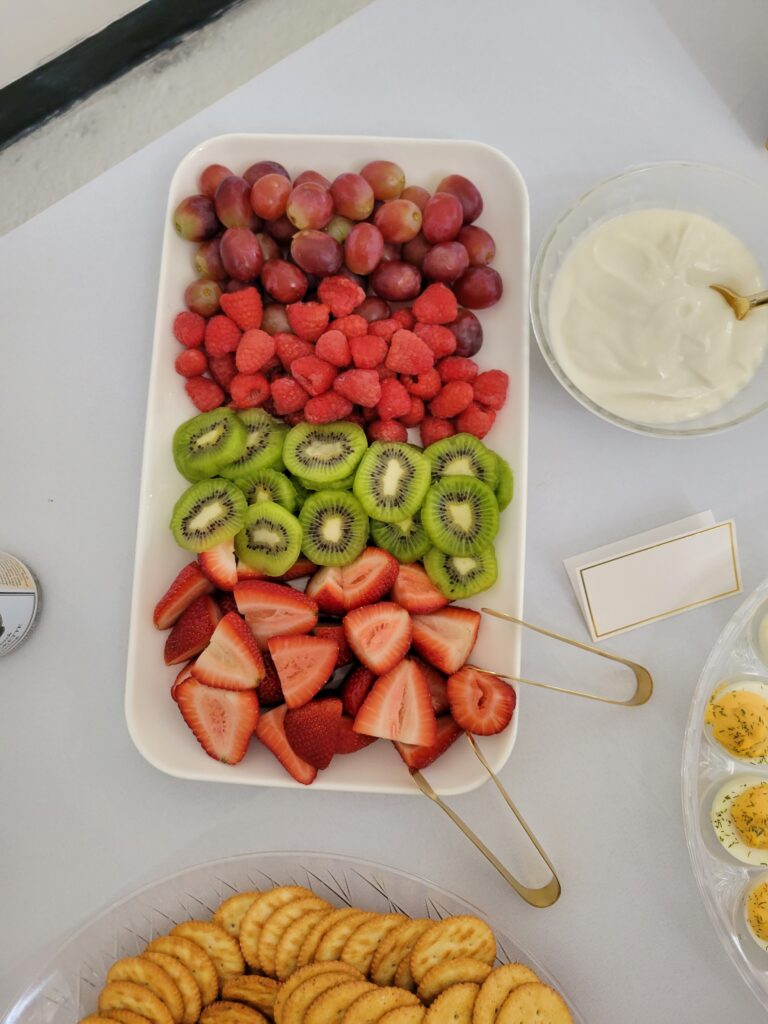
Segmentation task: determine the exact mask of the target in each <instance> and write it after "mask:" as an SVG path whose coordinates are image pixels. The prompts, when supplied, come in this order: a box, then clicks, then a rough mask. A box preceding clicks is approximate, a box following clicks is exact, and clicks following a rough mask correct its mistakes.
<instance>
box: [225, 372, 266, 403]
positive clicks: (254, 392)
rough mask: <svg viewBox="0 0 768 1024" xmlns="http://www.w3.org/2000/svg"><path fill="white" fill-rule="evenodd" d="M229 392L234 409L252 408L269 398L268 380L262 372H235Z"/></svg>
mask: <svg viewBox="0 0 768 1024" xmlns="http://www.w3.org/2000/svg"><path fill="white" fill-rule="evenodd" d="M229 393H230V395H231V396H232V403H233V404H234V406H235V408H236V409H253V408H255V407H256V406H258V405H264V403H265V402H266V400H267V399H268V398H269V381H268V380H267V378H266V377H265V376H264V374H263V373H237V374H235V376H234V377H233V378H232V383H231V384H230V385H229Z"/></svg>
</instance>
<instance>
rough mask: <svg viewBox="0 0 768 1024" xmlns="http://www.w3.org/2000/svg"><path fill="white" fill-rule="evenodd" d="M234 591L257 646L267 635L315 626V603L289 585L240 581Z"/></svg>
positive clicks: (288, 633)
mask: <svg viewBox="0 0 768 1024" xmlns="http://www.w3.org/2000/svg"><path fill="white" fill-rule="evenodd" d="M234 594H235V601H237V607H238V610H239V612H240V614H241V615H243V616H245V621H246V622H247V623H248V625H249V626H250V627H251V631H252V632H253V635H254V636H255V637H256V643H257V644H258V645H259V647H261V648H264V647H266V644H267V640H269V638H270V637H271V636H296V635H299V634H301V633H308V632H309V631H310V629H312V628H313V627H314V626H316V625H317V603H316V602H315V601H313V600H312V599H311V598H309V597H306V596H305V595H304V594H302V593H300V591H298V590H294V589H293V587H288V586H283V585H282V584H280V583H262V582H261V581H260V580H243V581H241V582H240V583H238V584H237V586H236V587H235V590H234Z"/></svg>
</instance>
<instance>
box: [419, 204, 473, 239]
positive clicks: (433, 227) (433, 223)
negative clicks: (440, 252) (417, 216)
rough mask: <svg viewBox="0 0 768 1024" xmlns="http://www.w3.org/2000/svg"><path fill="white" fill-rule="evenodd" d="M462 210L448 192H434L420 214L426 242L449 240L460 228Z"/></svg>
mask: <svg viewBox="0 0 768 1024" xmlns="http://www.w3.org/2000/svg"><path fill="white" fill-rule="evenodd" d="M463 216H464V211H463V210H462V207H461V203H460V202H459V200H458V199H457V198H456V196H452V195H451V194H450V193H448V192H435V194H434V195H433V196H432V198H431V199H430V200H429V202H428V203H427V205H426V206H425V207H424V213H423V214H422V219H423V227H422V231H423V232H424V237H425V238H426V240H427V241H428V242H450V241H452V240H453V239H454V238H455V237H456V235H458V233H459V231H460V230H461V223H462V218H463Z"/></svg>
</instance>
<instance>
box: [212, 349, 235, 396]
mask: <svg viewBox="0 0 768 1024" xmlns="http://www.w3.org/2000/svg"><path fill="white" fill-rule="evenodd" d="M208 372H209V373H210V375H211V376H212V377H213V379H214V380H215V381H216V383H217V384H218V385H219V387H220V388H223V389H224V390H225V391H229V385H230V384H231V383H232V378H233V377H234V376H235V374H236V373H237V367H236V366H235V357H234V356H233V355H232V353H231V352H227V353H225V354H224V355H223V356H211V357H210V358H209V359H208Z"/></svg>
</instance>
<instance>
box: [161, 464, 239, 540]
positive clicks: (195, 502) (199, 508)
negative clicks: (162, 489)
mask: <svg viewBox="0 0 768 1024" xmlns="http://www.w3.org/2000/svg"><path fill="white" fill-rule="evenodd" d="M246 508H247V505H246V501H245V497H244V495H243V492H242V491H241V490H240V488H239V487H237V486H235V484H233V483H232V481H231V480H222V479H221V477H213V479H211V480H198V481H197V483H194V484H192V486H191V487H189V488H187V490H186V491H184V493H183V494H182V496H181V497H180V498H179V500H178V501H177V502H176V504H175V505H174V508H173V515H172V516H171V530H172V532H173V536H174V537H175V538H176V543H177V544H178V545H179V547H182V548H184V549H185V551H194V552H197V553H199V552H200V551H208V550H209V548H215V547H216V545H217V544H223V542H224V541H225V540H229V538H230V537H234V536H235V534H236V533H237V532H238V530H239V529H240V528H241V527H242V525H243V519H244V516H245V510H246Z"/></svg>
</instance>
